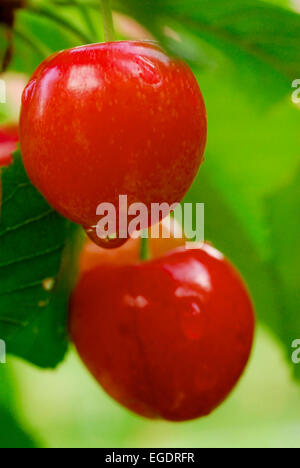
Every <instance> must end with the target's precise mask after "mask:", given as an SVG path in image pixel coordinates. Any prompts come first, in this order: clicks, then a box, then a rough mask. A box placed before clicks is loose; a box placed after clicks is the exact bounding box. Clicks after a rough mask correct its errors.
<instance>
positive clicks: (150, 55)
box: [20, 42, 207, 229]
mask: <svg viewBox="0 0 300 468" xmlns="http://www.w3.org/2000/svg"><path fill="white" fill-rule="evenodd" d="M20 131H21V149H22V154H23V160H24V164H25V168H26V170H27V172H28V175H29V177H30V179H31V180H32V182H33V184H34V185H35V186H36V187H37V188H38V189H39V190H40V192H41V193H42V194H43V195H44V196H45V197H46V199H47V200H48V201H49V203H50V204H51V205H52V206H53V207H54V208H55V209H56V210H57V211H59V212H60V213H61V214H63V215H64V216H66V217H67V218H69V219H70V220H72V221H74V222H76V223H79V224H81V225H83V226H85V228H87V229H88V228H89V227H93V226H95V225H96V224H97V222H98V221H99V217H98V216H97V215H96V208H97V206H98V205H99V204H100V203H102V202H108V203H112V204H113V205H114V206H115V207H116V208H117V207H118V203H119V198H118V197H119V195H127V196H128V204H131V203H134V202H142V203H144V204H146V205H147V207H148V208H149V206H150V203H155V202H157V203H162V202H167V203H169V204H172V203H175V202H179V201H180V200H181V199H182V198H183V196H184V194H185V193H186V191H187V190H188V188H189V187H190V185H191V183H192V181H193V179H194V177H195V175H196V174H197V171H198V169H199V166H200V164H201V163H202V161H203V153H204V148H205V143H206V133H207V124H206V111H205V104H204V101H203V98H202V95H201V91H200V89H199V86H198V83H197V81H196V79H195V77H194V75H193V73H192V71H191V70H190V69H189V67H188V66H187V65H186V64H185V63H183V62H182V61H179V60H177V59H172V58H170V57H168V56H167V55H165V53H164V52H163V51H162V50H161V49H160V48H159V47H158V46H157V45H154V44H151V43H143V42H116V43H106V44H92V45H87V46H83V47H79V48H75V49H71V50H66V51H63V52H60V53H58V54H56V55H54V56H52V57H50V58H49V59H47V60H46V61H45V62H43V63H42V64H41V65H40V66H39V68H38V69H37V70H36V72H35V73H34V75H33V76H32V78H31V80H30V82H29V84H28V85H27V87H26V89H25V91H24V94H23V102H22V111H21V125H20Z"/></svg>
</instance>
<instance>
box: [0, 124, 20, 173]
mask: <svg viewBox="0 0 300 468" xmlns="http://www.w3.org/2000/svg"><path fill="white" fill-rule="evenodd" d="M18 140H19V136H18V128H17V126H15V125H11V126H7V127H1V128H0V167H3V166H9V165H10V164H11V163H12V154H13V153H14V151H16V149H17V145H18Z"/></svg>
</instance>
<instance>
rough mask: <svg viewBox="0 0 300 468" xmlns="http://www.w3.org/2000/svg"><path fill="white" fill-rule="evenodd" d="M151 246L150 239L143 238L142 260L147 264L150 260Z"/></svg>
mask: <svg viewBox="0 0 300 468" xmlns="http://www.w3.org/2000/svg"><path fill="white" fill-rule="evenodd" d="M150 257H151V255H150V246H149V239H148V237H143V236H142V237H141V250H140V260H141V261H142V262H146V261H147V260H150Z"/></svg>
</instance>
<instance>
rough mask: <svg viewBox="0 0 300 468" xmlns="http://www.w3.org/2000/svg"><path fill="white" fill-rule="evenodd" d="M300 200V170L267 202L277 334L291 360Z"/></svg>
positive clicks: (297, 321)
mask: <svg viewBox="0 0 300 468" xmlns="http://www.w3.org/2000/svg"><path fill="white" fill-rule="evenodd" d="M299 201H300V172H298V173H297V175H296V177H295V178H294V180H293V182H292V183H291V184H290V185H287V186H286V187H284V188H283V189H281V190H279V191H278V192H277V193H276V194H275V195H274V196H273V197H271V198H269V199H268V200H267V203H266V205H267V213H268V215H269V224H270V231H271V232H270V242H271V247H272V257H271V265H272V273H273V279H274V291H275V293H277V301H278V304H279V307H280V317H281V323H280V329H279V330H278V334H279V335H280V337H281V339H282V341H283V342H284V344H285V346H286V349H287V358H288V359H291V343H292V342H293V341H294V340H295V339H299V336H300V335H299V331H300V314H299V304H300V289H299V259H300V243H299V233H300V210H299ZM294 370H295V373H296V376H297V377H298V378H299V377H300V368H299V366H294Z"/></svg>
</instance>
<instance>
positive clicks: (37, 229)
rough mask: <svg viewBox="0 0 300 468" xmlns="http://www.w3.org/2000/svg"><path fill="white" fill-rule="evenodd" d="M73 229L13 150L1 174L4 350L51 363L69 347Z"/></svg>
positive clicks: (1, 327)
mask: <svg viewBox="0 0 300 468" xmlns="http://www.w3.org/2000/svg"><path fill="white" fill-rule="evenodd" d="M78 233H79V230H78V227H77V226H74V225H72V224H71V223H69V222H68V221H67V220H65V219H64V218H62V217H60V216H59V215H58V214H57V213H56V212H55V211H53V209H52V208H51V207H50V206H49V205H48V204H47V202H46V201H45V200H44V199H43V197H42V196H41V195H40V194H39V193H38V192H37V190H36V189H35V188H34V187H33V186H32V185H31V183H30V182H29V180H28V178H27V175H26V174H25V171H24V168H23V165H22V161H21V156H20V154H19V153H18V154H16V155H15V161H14V164H13V165H12V166H10V167H9V168H7V169H5V170H3V176H2V214H1V223H0V337H1V339H3V340H5V341H6V343H7V350H8V352H10V353H13V354H16V355H18V356H21V357H23V358H25V359H27V360H29V361H31V362H33V363H34V364H37V365H39V366H42V367H54V366H56V365H57V364H58V363H59V362H60V361H61V360H62V359H63V357H64V355H65V352H66V350H67V347H68V336H67V329H66V313H67V308H68V299H69V295H70V291H71V288H72V285H73V281H74V279H75V275H76V266H75V265H76V260H77V256H76V253H77V248H78V242H79V241H78V242H77V241H76V239H77V238H78V239H79V235H78Z"/></svg>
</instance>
